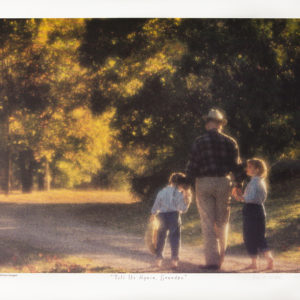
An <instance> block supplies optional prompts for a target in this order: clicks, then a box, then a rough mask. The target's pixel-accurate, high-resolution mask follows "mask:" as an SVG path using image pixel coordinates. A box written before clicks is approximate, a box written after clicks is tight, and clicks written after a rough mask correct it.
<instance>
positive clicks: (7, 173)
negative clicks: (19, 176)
mask: <svg viewBox="0 0 300 300" xmlns="http://www.w3.org/2000/svg"><path fill="white" fill-rule="evenodd" d="M3 141H4V143H3V146H4V151H3V154H4V157H3V167H4V172H3V175H4V178H3V189H4V193H5V194H6V195H8V194H9V193H10V191H11V180H12V162H11V146H10V126H9V117H8V116H5V118H4V121H3Z"/></svg>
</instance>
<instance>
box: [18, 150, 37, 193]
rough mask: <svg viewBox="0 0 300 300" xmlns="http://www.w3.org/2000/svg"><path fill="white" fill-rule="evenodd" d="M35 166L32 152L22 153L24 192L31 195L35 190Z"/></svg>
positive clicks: (21, 169) (21, 168)
mask: <svg viewBox="0 0 300 300" xmlns="http://www.w3.org/2000/svg"><path fill="white" fill-rule="evenodd" d="M33 165H34V158H33V152H32V150H24V151H22V152H20V171H21V183H22V192H23V193H31V192H32V188H33Z"/></svg>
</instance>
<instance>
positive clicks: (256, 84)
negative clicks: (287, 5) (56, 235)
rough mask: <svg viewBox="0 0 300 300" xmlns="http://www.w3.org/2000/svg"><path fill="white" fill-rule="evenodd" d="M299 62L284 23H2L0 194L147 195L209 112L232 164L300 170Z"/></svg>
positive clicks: (184, 152) (177, 162)
mask: <svg viewBox="0 0 300 300" xmlns="http://www.w3.org/2000/svg"><path fill="white" fill-rule="evenodd" d="M299 52H300V48H299V20H292V19H284V20H281V19H276V20H271V19H268V20H260V19H220V20H218V19H85V20H81V19H34V20H29V19H28V20H27V19H26V20H12V19H9V20H4V19H2V20H0V71H1V72H0V125H1V126H0V127H1V128H0V130H1V141H0V151H1V162H0V167H1V168H0V172H1V174H0V175H1V186H2V189H3V191H5V192H6V193H9V191H10V190H11V189H14V188H21V189H22V190H23V191H24V192H30V191H31V190H32V189H33V188H34V187H35V188H39V189H50V186H54V187H69V188H70V187H78V186H81V187H83V186H93V187H102V188H103V187H104V188H124V187H131V189H132V190H133V191H134V192H136V193H138V194H139V195H144V196H145V195H146V196H149V195H150V194H151V193H153V191H155V190H156V189H157V188H158V187H160V186H161V185H162V184H164V183H165V182H166V180H167V177H168V174H169V173H170V172H171V171H183V170H184V168H185V164H186V162H187V159H188V153H189V150H190V147H191V144H192V142H193V140H194V139H195V137H196V136H197V135H199V134H201V132H203V121H202V118H201V116H202V115H204V114H205V113H206V112H207V111H208V109H209V108H211V107H218V108H220V109H223V110H224V111H225V112H226V115H227V118H228V126H227V128H226V130H227V131H228V132H229V133H230V134H231V135H232V136H234V137H236V138H237V139H238V141H239V144H240V151H241V156H242V157H243V158H248V157H250V156H253V155H259V156H262V157H264V158H265V159H266V160H267V161H268V162H269V163H270V164H272V163H274V162H275V161H277V160H279V159H283V158H293V159H299V155H300V154H299V119H300V115H299V105H298V101H297V100H298V98H299ZM148 199H149V198H148Z"/></svg>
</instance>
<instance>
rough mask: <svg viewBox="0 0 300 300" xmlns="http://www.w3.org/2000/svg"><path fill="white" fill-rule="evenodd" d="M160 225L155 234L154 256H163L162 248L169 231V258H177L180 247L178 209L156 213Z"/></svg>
mask: <svg viewBox="0 0 300 300" xmlns="http://www.w3.org/2000/svg"><path fill="white" fill-rule="evenodd" d="M157 217H158V220H159V222H160V226H159V229H158V234H157V247H156V257H157V258H163V255H162V253H163V250H164V247H165V243H166V237H167V233H168V232H169V241H170V245H171V258H172V259H178V253H179V247H180V226H181V220H180V214H179V212H178V211H174V212H167V213H159V214H158V215H157Z"/></svg>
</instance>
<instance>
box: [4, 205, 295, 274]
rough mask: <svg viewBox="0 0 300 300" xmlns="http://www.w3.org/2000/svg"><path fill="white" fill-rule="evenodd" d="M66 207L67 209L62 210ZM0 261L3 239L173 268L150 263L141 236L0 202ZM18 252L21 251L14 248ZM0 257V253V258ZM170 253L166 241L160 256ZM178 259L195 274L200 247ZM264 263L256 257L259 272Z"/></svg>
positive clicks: (233, 264)
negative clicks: (259, 261)
mask: <svg viewBox="0 0 300 300" xmlns="http://www.w3.org/2000/svg"><path fill="white" fill-rule="evenodd" d="M68 211H69V212H68ZM0 241H1V242H2V244H1V247H0V264H2V265H3V264H5V263H7V261H5V259H9V257H10V256H9V252H10V251H12V252H14V251H19V250H18V249H13V248H12V246H10V247H8V248H6V247H5V241H10V242H13V244H10V245H14V244H16V245H22V249H24V247H28V249H37V251H41V252H43V251H47V252H51V253H55V254H57V255H63V256H64V255H66V256H68V255H71V256H75V257H78V258H85V259H89V260H91V261H92V262H93V264H94V265H95V264H96V265H99V266H102V267H103V266H107V267H111V268H114V269H116V270H123V271H125V272H128V273H152V272H154V273H160V272H170V273H171V272H174V271H173V270H171V269H170V264H169V263H170V262H169V260H168V259H166V261H165V263H164V265H163V267H162V268H161V269H157V268H155V267H153V266H152V264H153V260H154V258H153V256H152V255H151V254H150V253H149V252H148V250H147V248H146V246H145V243H144V237H143V236H137V235H133V234H129V233H124V232H121V231H119V230H113V229H109V228H105V227H103V226H99V225H94V224H90V223H88V222H83V221H82V220H81V219H79V218H77V216H76V215H75V216H74V214H72V209H70V210H67V209H64V211H63V213H61V211H60V209H59V207H55V206H53V207H51V208H49V207H46V206H42V205H38V206H35V205H28V206H26V205H22V206H20V205H13V204H7V203H0ZM19 255H22V252H20V251H19ZM1 256H2V257H1ZM169 256H170V250H169V245H168V244H167V247H166V251H165V257H166V258H168V257H169ZM180 257H181V262H180V265H179V267H178V269H177V270H176V271H175V272H178V273H198V272H200V270H199V268H198V265H199V264H202V263H204V255H203V249H202V248H201V246H200V245H199V247H197V246H194V247H191V246H187V245H184V244H183V245H182V248H181V253H180ZM248 263H249V260H248V258H247V257H246V256H245V255H244V254H243V255H241V256H237V255H227V256H226V259H225V262H224V265H223V268H222V271H221V272H225V273H227V272H230V273H231V272H233V273H236V272H246V271H245V267H246V266H247V264H248ZM264 266H265V262H264V261H263V260H262V262H261V265H260V271H261V272H264V271H263V268H264ZM273 272H291V273H294V272H300V263H299V264H297V265H295V264H294V263H289V262H287V261H280V260H276V264H275V268H274V270H273Z"/></svg>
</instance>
